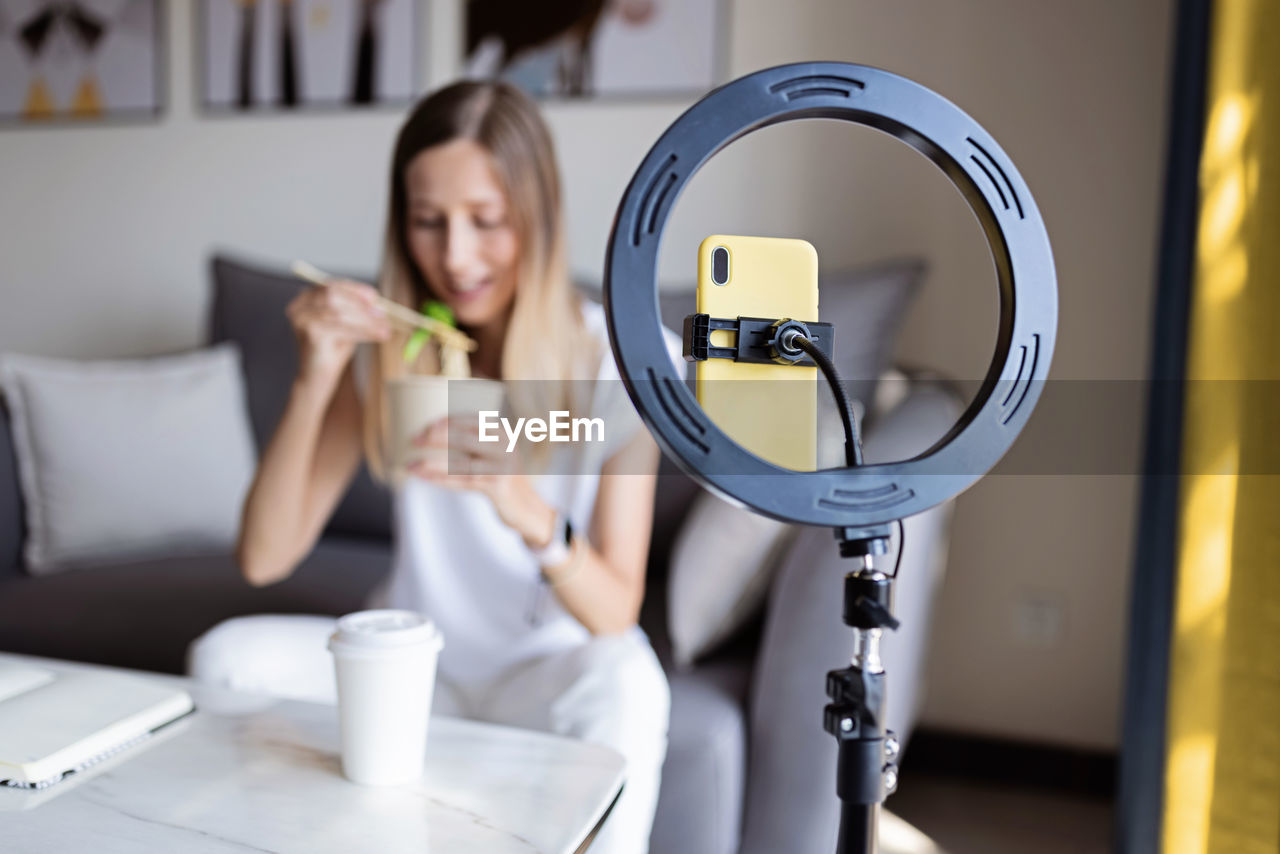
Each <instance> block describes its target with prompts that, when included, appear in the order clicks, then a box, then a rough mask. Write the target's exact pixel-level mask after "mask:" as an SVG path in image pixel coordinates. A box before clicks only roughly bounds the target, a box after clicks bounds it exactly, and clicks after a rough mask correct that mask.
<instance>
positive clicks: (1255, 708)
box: [1163, 0, 1280, 854]
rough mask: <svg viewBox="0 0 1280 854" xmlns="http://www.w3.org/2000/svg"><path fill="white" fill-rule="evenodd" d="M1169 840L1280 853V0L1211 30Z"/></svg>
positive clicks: (1166, 844) (1239, 3)
mask: <svg viewBox="0 0 1280 854" xmlns="http://www.w3.org/2000/svg"><path fill="white" fill-rule="evenodd" d="M1205 108H1206V125H1205V136H1204V149H1203V155H1202V158H1201V163H1200V212H1199V233H1198V235H1197V238H1196V268H1195V281H1194V287H1193V291H1192V303H1191V326H1190V340H1189V343H1188V352H1187V380H1188V382H1187V395H1186V405H1185V410H1184V414H1183V427H1184V433H1183V436H1184V445H1183V471H1184V472H1185V476H1184V478H1183V480H1182V492H1181V495H1180V500H1179V516H1180V519H1179V522H1180V524H1179V531H1178V537H1179V549H1178V575H1177V593H1176V600H1175V605H1174V626H1173V630H1174V635H1173V646H1172V656H1171V659H1170V667H1171V671H1170V687H1169V707H1168V708H1169V716H1168V738H1169V741H1168V745H1167V759H1168V761H1167V762H1166V772H1165V774H1166V776H1165V802H1164V826H1163V850H1164V854H1277V852H1280V475H1276V474H1270V473H1269V472H1273V471H1277V469H1276V467H1275V465H1274V461H1275V460H1276V459H1277V450H1276V449H1277V447H1280V431H1278V430H1277V429H1276V428H1277V424H1278V423H1280V394H1277V393H1276V390H1277V389H1280V382H1276V380H1278V379H1280V2H1277V0H1219V2H1217V3H1215V6H1214V10H1213V26H1212V30H1211V33H1210V49H1209V63H1208V80H1207V89H1206V100H1205Z"/></svg>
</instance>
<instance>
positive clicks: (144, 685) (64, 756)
mask: <svg viewBox="0 0 1280 854" xmlns="http://www.w3.org/2000/svg"><path fill="white" fill-rule="evenodd" d="M194 709H195V704H194V703H193V702H192V700H191V696H190V695H189V694H188V693H187V692H186V691H183V690H182V689H181V688H175V687H172V686H169V685H165V684H164V683H163V682H161V681H159V680H150V679H146V678H143V677H139V676H134V675H131V674H128V673H119V672H116V671H112V670H53V669H46V668H43V667H39V666H33V665H28V664H25V663H18V662H13V661H6V660H3V659H0V786H7V787H10V788H19V789H44V788H47V787H49V786H52V785H54V784H55V783H58V782H59V781H61V780H63V779H65V778H66V777H68V776H70V775H72V774H75V773H77V772H79V771H83V770H85V769H87V768H90V767H92V766H93V765H95V764H97V763H99V762H101V761H103V760H104V759H107V758H108V757H110V756H114V755H116V754H118V753H121V752H122V751H125V750H127V749H129V748H130V747H133V746H135V745H138V744H141V743H142V742H144V741H147V740H148V739H149V738H150V737H151V736H152V735H154V734H155V733H156V732H158V731H159V730H161V729H163V728H164V727H166V726H168V725H169V724H172V723H173V722H174V721H176V720H178V719H179V718H183V717H185V716H186V715H188V714H190V713H191V712H192V711H194Z"/></svg>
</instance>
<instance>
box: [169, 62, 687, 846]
mask: <svg viewBox="0 0 1280 854" xmlns="http://www.w3.org/2000/svg"><path fill="white" fill-rule="evenodd" d="M560 217H561V213H560V189H559V176H558V174H557V170H556V165H555V160H554V153H553V148H552V143H551V138H550V135H549V133H548V131H547V128H546V127H545V125H544V124H543V122H542V121H541V119H540V117H539V116H538V114H537V111H536V109H535V107H534V106H533V104H532V103H531V102H530V101H529V100H528V99H527V98H526V97H525V96H524V95H522V94H521V93H520V92H519V91H518V90H516V89H514V88H512V87H510V86H508V85H506V84H502V83H480V82H465V83H458V84H455V85H452V86H449V87H447V88H445V89H442V90H440V91H438V92H436V93H435V94H433V95H431V96H430V97H428V98H426V99H425V100H423V101H422V102H421V103H420V104H419V105H418V106H417V108H416V109H415V110H414V111H413V113H412V114H411V115H410V116H409V118H408V120H407V121H406V123H405V125H404V127H403V128H402V130H401V132H400V135H399V138H398V140H397V143H396V148H395V154H394V157H393V163H392V170H391V191H390V213H389V216H388V225H387V234H386V245H385V249H384V261H383V269H382V273H381V276H380V282H379V286H380V289H381V291H382V293H383V294H384V295H385V296H388V297H390V298H392V299H395V300H397V301H399V302H401V303H403V304H405V305H410V306H415V307H416V306H418V305H420V304H421V303H422V301H423V300H425V299H435V300H439V301H441V302H443V303H445V304H446V305H448V306H449V308H450V309H452V311H453V313H454V316H455V317H456V319H457V321H458V324H459V326H460V327H461V328H462V329H463V330H465V331H466V332H467V333H468V334H469V335H470V336H471V337H472V338H474V339H475V341H476V342H477V344H478V349H477V350H476V351H475V352H474V353H472V360H471V364H472V371H473V373H474V374H475V375H477V376H481V377H490V378H494V379H502V380H503V381H504V383H505V384H506V387H507V389H508V395H509V398H516V399H523V400H524V402H525V405H526V406H533V405H541V406H545V407H547V408H545V409H543V410H542V411H543V412H544V413H546V412H549V411H550V410H551V409H569V410H571V411H573V412H574V414H575V415H577V414H579V413H582V412H584V410H585V411H587V412H588V414H590V415H592V416H600V417H604V418H605V425H606V426H605V437H604V439H605V441H604V442H603V443H601V444H600V445H599V446H598V447H592V448H578V449H577V450H578V451H580V453H575V454H560V453H557V454H553V455H550V456H548V457H546V458H544V459H543V460H541V462H540V463H539V470H540V472H541V473H540V474H538V475H533V474H530V473H527V472H526V471H522V470H521V469H520V467H519V465H518V464H517V462H516V461H515V459H514V458H513V457H512V455H509V454H507V453H506V450H505V448H506V444H505V443H504V442H499V443H496V444H488V443H480V442H478V441H476V424H475V422H471V423H470V424H469V425H468V424H459V423H458V422H456V421H453V420H449V421H441V422H439V423H437V424H434V425H432V426H431V427H430V428H428V429H427V430H426V431H425V432H424V434H423V435H421V436H420V437H419V439H418V442H419V443H420V444H422V445H424V446H427V447H446V446H447V447H449V449H450V452H451V454H453V455H454V456H453V458H452V462H449V463H446V462H444V461H443V459H442V458H443V457H444V456H445V455H444V454H435V455H430V454H429V455H426V456H425V457H424V461H423V462H420V463H416V464H414V465H413V466H412V467H411V469H410V473H411V475H413V476H412V477H409V478H408V479H407V480H406V481H404V482H403V483H401V484H400V485H399V486H398V487H397V488H396V489H395V492H394V508H395V523H394V532H395V550H394V551H395V557H394V560H393V568H392V571H391V573H390V576H389V581H388V582H387V583H386V584H385V586H384V589H383V590H382V591H381V592H380V594H379V595H378V596H377V597H375V598H376V600H377V601H376V602H375V603H374V604H377V605H384V606H389V607H396V608H408V609H412V610H416V611H420V612H423V613H425V614H427V615H428V616H430V617H431V618H432V619H433V620H434V621H435V623H436V624H437V625H438V626H439V627H440V629H441V631H442V632H443V635H444V638H445V648H444V651H443V653H442V654H441V659H440V665H439V677H438V682H437V686H436V693H435V698H436V699H435V706H434V711H435V712H436V713H443V714H453V715H462V716H467V717H472V718H477V719H482V720H488V721H492V722H496V723H504V724H509V725H515V726H525V727H530V728H538V729H543V730H548V731H553V732H557V733H560V734H563V735H570V736H575V737H579V738H583V739H587V740H591V741H597V742H601V743H604V744H608V745H610V746H613V747H614V748H616V749H617V750H619V751H620V752H621V753H622V754H623V755H624V756H625V757H626V759H627V764H628V770H627V783H626V787H625V791H624V794H623V796H622V798H621V799H620V800H619V802H618V804H617V807H616V808H615V810H614V812H613V814H612V815H611V817H610V818H609V820H608V822H606V826H605V828H604V832H603V833H602V834H601V836H600V837H599V838H598V840H597V842H596V845H597V846H600V847H601V849H602V850H606V851H644V850H646V848H647V845H648V836H649V827H650V824H651V823H652V818H653V810H654V806H655V803H656V799H657V791H658V780H659V771H660V768H661V764H662V760H663V757H664V755H665V751H666V728H667V713H668V705H669V695H668V690H667V684H666V680H665V678H664V677H663V674H662V670H661V668H660V666H659V665H658V663H657V660H656V658H655V656H654V654H653V652H652V650H651V649H650V647H649V645H648V641H647V640H646V638H645V637H644V635H643V633H641V632H640V630H639V629H638V628H636V619H637V616H638V613H639V608H640V602H641V598H642V596H643V592H644V567H645V559H646V553H647V549H648V540H649V534H650V526H651V521H652V510H651V507H652V501H653V490H654V484H655V479H656V478H655V472H656V469H657V460H658V451H657V447H656V446H655V445H654V444H653V442H652V440H651V439H650V438H649V437H648V434H647V433H646V432H645V431H644V430H643V429H640V427H639V421H638V419H637V418H636V416H635V413H634V411H633V410H631V409H630V408H629V402H627V401H626V399H625V392H624V391H622V389H621V387H620V385H621V384H620V383H619V382H618V381H617V370H616V367H615V365H614V363H613V359H612V356H611V354H610V351H609V348H608V345H607V338H606V332H605V326H604V320H603V312H602V311H601V309H600V307H599V306H596V305H594V304H589V303H584V302H583V301H581V300H580V299H579V298H578V297H577V295H576V294H575V292H574V291H573V289H572V288H571V286H570V284H569V281H568V277H567V274H566V264H565V249H564V241H563V233H562V227H561V218H560ZM288 315H289V319H290V321H291V322H292V324H293V327H294V329H295V331H296V333H297V337H298V343H299V349H300V363H299V370H298V376H297V378H296V380H295V382H294V385H293V389H292V393H291V395H290V398H289V402H288V405H287V407H286V409H285V412H284V415H283V416H282V418H281V421H280V424H279V426H278V427H277V429H276V433H275V435H274V437H273V438H272V440H271V442H270V444H269V445H268V447H267V449H266V451H265V453H264V454H263V456H262V460H261V463H260V464H259V468H258V472H257V475H256V477H255V480H254V482H253V485H252V487H251V489H250V492H249V496H248V498H247V500H246V503H245V508H244V518H243V525H242V530H241V535H240V542H239V547H238V559H239V562H240V565H241V567H242V570H243V572H244V575H245V577H246V578H247V579H248V580H249V581H250V582H251V583H253V584H258V585H263V584H272V583H275V582H277V581H281V580H283V579H284V578H287V577H288V576H289V575H290V573H292V572H293V570H294V568H295V566H296V565H297V564H298V563H299V562H300V561H301V560H302V558H303V557H305V556H306V555H307V554H308V553H309V552H310V550H311V548H312V546H313V545H314V544H315V542H316V539H317V537H318V536H319V534H320V532H321V530H322V529H323V528H324V526H325V523H326V521H327V520H328V518H329V516H330V515H331V514H332V512H333V510H334V508H335V506H336V504H337V502H338V501H339V499H340V497H341V496H342V495H343V494H344V493H345V491H346V489H347V487H348V485H349V484H350V482H351V480H352V478H353V476H354V475H355V473H356V471H357V469H358V468H359V465H360V462H361V458H362V456H364V457H365V458H366V459H367V460H368V462H369V463H370V467H371V469H372V470H373V471H374V472H375V474H380V473H381V472H382V471H383V461H382V454H381V440H380V437H381V436H382V433H383V425H382V423H381V417H382V410H383V407H382V403H381V387H382V380H383V379H385V377H386V376H388V375H390V374H393V373H395V372H397V370H399V369H400V368H401V367H402V362H401V356H400V351H401V345H402V344H403V338H402V337H401V335H400V333H394V332H393V331H392V328H391V327H390V325H389V324H388V322H387V319H386V317H384V316H383V314H382V313H381V312H380V311H379V309H378V307H377V293H376V292H375V291H374V290H373V288H371V287H369V286H367V285H362V284H360V283H357V282H350V281H342V282H338V283H336V284H335V285H333V286H331V287H328V288H323V289H314V290H310V291H307V292H305V293H303V294H301V295H300V296H299V297H297V298H296V299H295V300H294V301H293V302H292V303H291V304H290V305H289V308H288ZM361 345H367V346H361ZM677 346H678V342H677ZM358 350H359V352H360V353H361V355H362V356H363V355H364V354H365V353H366V352H367V353H368V354H369V355H375V354H376V356H377V358H371V359H367V360H365V359H363V358H356V354H357V351H358ZM584 377H585V378H594V379H596V380H598V382H596V383H589V384H584V383H580V382H573V380H578V379H582V378H584ZM588 389H589V391H587V390H588ZM544 417H545V416H544ZM542 447H546V446H542ZM581 451H585V452H581ZM459 452H461V453H462V454H463V455H464V456H465V459H463V460H461V461H459V459H458V457H457V456H456V455H457V454H459ZM563 474H571V475H574V476H571V477H561V476H555V475H563ZM622 475H627V476H622ZM566 543H567V547H566ZM332 630H333V620H332V619H330V618H322V617H305V616H300V617H282V616H262V617H246V618H241V619H236V620H231V621H228V622H226V623H223V624H221V625H219V626H216V627H215V628H214V629H212V630H211V631H210V632H209V633H208V634H206V635H205V636H204V637H202V638H201V639H199V640H198V641H197V642H196V643H195V644H194V645H193V648H192V651H191V654H190V665H191V669H192V673H193V674H194V675H196V676H197V677H198V678H201V679H204V680H207V681H211V682H216V683H220V684H224V685H229V686H231V687H235V688H239V689H243V690H256V691H262V692H267V693H276V694H283V695H287V696H299V697H304V698H308V699H330V700H331V699H332V697H333V692H334V688H333V676H332V664H331V662H330V660H329V656H328V653H327V652H326V648H325V642H326V640H327V638H328V635H329V633H330V632H331V631H332ZM593 850H594V849H593Z"/></svg>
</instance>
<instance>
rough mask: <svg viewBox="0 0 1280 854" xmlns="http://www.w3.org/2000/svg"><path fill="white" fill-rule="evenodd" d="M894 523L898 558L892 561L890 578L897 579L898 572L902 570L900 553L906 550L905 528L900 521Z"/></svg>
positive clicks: (896, 520)
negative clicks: (895, 524)
mask: <svg viewBox="0 0 1280 854" xmlns="http://www.w3.org/2000/svg"><path fill="white" fill-rule="evenodd" d="M894 521H895V522H897V523H898V556H897V557H895V558H894V559H893V575H891V576H889V577H890V578H897V577H898V570H899V569H901V568H902V553H903V552H904V551H906V549H907V528H906V526H905V525H903V524H902V520H901V519H895V520H894Z"/></svg>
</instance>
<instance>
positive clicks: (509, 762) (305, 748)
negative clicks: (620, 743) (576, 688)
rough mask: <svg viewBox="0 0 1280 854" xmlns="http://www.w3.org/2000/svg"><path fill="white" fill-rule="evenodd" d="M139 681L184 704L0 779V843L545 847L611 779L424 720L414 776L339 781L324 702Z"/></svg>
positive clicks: (583, 759) (603, 807)
mask: <svg viewBox="0 0 1280 854" xmlns="http://www.w3.org/2000/svg"><path fill="white" fill-rule="evenodd" d="M7 657H8V658H11V659H13V660H21V661H23V662H26V663H31V664H36V665H37V666H42V667H49V668H56V667H66V668H77V667H83V666H84V665H75V664H71V663H64V662H51V661H49V660H47V659H36V658H25V657H22V658H20V657H18V656H7ZM154 678H156V679H163V680H166V681H171V682H177V683H179V684H182V685H183V686H184V687H186V688H187V690H188V691H190V692H191V694H192V696H193V697H194V698H195V701H196V705H197V711H196V713H195V714H193V715H191V716H190V717H188V718H186V719H184V720H182V721H180V722H178V723H177V724H174V725H172V726H171V727H168V728H166V729H165V730H162V731H161V733H160V734H158V735H157V736H155V737H154V738H152V739H151V740H150V741H148V742H146V743H144V744H142V745H141V746H139V747H135V748H130V749H129V750H127V751H125V752H124V753H121V754H118V755H116V756H114V757H112V758H110V759H108V760H107V761H105V762H103V763H101V764H99V765H96V766H94V767H92V768H90V769H89V770H87V771H84V772H81V773H79V774H76V775H73V776H71V777H68V778H67V779H65V780H64V781H62V782H61V783H57V784H55V785H54V786H52V787H50V788H48V789H44V790H41V791H23V790H17V789H0V849H3V850H5V851H24V852H25V851H33V852H34V851H39V852H62V851H66V852H72V851H94V852H98V854H114V852H130V853H131V854H132V852H139V851H163V852H171V851H182V852H233V851H234V852H255V851H256V852H264V851H267V852H293V851H298V852H314V854H323V852H366V851H368V852H382V854H396V852H410V851H411V852H415V854H427V852H430V854H448V852H464V851H465V852H472V851H483V852H487V854H501V852H557V854H558V853H559V852H566V853H567V852H574V851H576V850H578V849H579V848H580V846H581V845H582V843H583V841H584V839H585V838H586V837H587V835H588V834H589V833H590V832H591V830H592V829H594V827H595V826H596V824H597V823H598V822H599V821H600V819H601V817H602V816H603V815H605V813H606V811H607V810H608V808H609V806H610V804H611V803H612V802H613V799H614V798H615V797H616V795H617V793H618V792H619V790H620V788H621V785H622V780H623V760H622V758H621V756H619V755H618V754H617V753H616V752H614V751H612V750H610V749H608V748H605V747H601V746H597V745H592V744H586V743H583V742H579V741H574V740H571V739H566V738H561V737H558V736H554V735H547V734H543V733H537V732H530V731H526V730H519V729H512V728H508V727H499V726H493V725H490V724H482V723H476V722H472V721H465V720H458V719H454V718H446V717H434V718H432V720H431V724H430V730H429V734H428V738H427V742H428V743H427V756H426V771H425V773H424V774H423V778H422V780H421V781H420V782H418V783H416V784H412V785H408V786H399V787H390V788H382V787H378V788H374V787H365V786H358V785H356V784H354V783H351V782H349V781H347V779H346V778H344V777H343V776H342V772H341V768H340V765H339V760H338V721H337V712H336V710H335V709H334V708H333V707H331V706H322V705H314V704H311V703H299V702H292V701H278V700H273V699H268V698H263V697H256V696H251V695H245V694H235V693H230V692H225V691H213V690H209V689H206V688H202V687H201V686H198V685H196V684H195V683H192V682H189V681H188V680H181V679H177V678H176V677H168V676H159V675H155V676H154Z"/></svg>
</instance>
